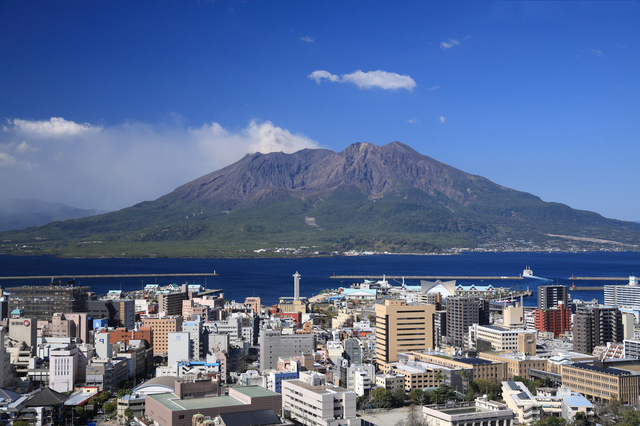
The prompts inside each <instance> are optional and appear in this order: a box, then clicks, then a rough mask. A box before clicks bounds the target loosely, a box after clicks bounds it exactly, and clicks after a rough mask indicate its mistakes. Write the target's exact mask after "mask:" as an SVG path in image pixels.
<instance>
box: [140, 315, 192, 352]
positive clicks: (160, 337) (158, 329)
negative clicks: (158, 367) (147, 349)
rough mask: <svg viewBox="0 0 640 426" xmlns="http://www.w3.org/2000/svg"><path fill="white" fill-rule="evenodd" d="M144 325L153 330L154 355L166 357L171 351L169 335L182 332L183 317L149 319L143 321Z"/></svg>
mask: <svg viewBox="0 0 640 426" xmlns="http://www.w3.org/2000/svg"><path fill="white" fill-rule="evenodd" d="M142 325H144V326H145V327H149V328H151V335H152V336H153V342H151V343H152V344H153V353H154V354H155V355H166V354H167V352H168V351H169V346H168V338H169V333H171V332H176V331H180V330H182V317H181V316H175V317H165V318H159V317H147V318H144V319H143V320H142Z"/></svg>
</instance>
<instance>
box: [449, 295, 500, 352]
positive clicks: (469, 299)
mask: <svg viewBox="0 0 640 426" xmlns="http://www.w3.org/2000/svg"><path fill="white" fill-rule="evenodd" d="M489 314H490V311H489V301H488V300H484V299H481V298H479V297H477V296H455V297H447V343H449V344H451V345H453V346H459V347H463V346H464V345H465V343H466V342H467V339H466V334H467V333H468V332H469V327H471V326H472V325H473V324H479V325H488V324H489Z"/></svg>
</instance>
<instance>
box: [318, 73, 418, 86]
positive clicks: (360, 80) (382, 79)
mask: <svg viewBox="0 0 640 426" xmlns="http://www.w3.org/2000/svg"><path fill="white" fill-rule="evenodd" d="M308 78H310V79H312V80H315V81H316V83H318V84H320V81H322V80H323V79H326V80H329V81H331V82H334V83H353V84H355V85H356V86H358V87H359V88H360V89H371V88H373V87H379V88H381V89H385V90H397V89H406V90H408V91H412V90H413V88H414V87H416V82H415V81H414V80H413V79H412V78H411V77H410V76H408V75H400V74H396V73H393V72H386V71H380V70H378V71H368V72H363V71H360V70H358V71H355V72H352V73H351V74H342V76H337V75H335V74H331V73H330V72H328V71H323V70H318V71H314V72H312V73H311V74H309V75H308Z"/></svg>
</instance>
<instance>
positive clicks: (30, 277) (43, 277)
mask: <svg viewBox="0 0 640 426" xmlns="http://www.w3.org/2000/svg"><path fill="white" fill-rule="evenodd" d="M217 276H218V274H217V273H216V271H213V272H200V273H188V274H181V273H178V274H113V275H25V276H15V277H0V280H49V279H51V280H53V279H80V278H89V279H94V278H160V277H217Z"/></svg>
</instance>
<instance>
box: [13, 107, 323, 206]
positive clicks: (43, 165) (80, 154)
mask: <svg viewBox="0 0 640 426" xmlns="http://www.w3.org/2000/svg"><path fill="white" fill-rule="evenodd" d="M16 122H17V123H22V122H27V121H26V120H19V119H16V120H10V123H12V125H11V126H5V129H4V131H3V132H0V182H8V183H9V184H4V185H0V199H7V198H35V199H41V200H45V201H56V202H62V203H65V204H68V205H72V206H76V207H82V208H98V209H105V210H115V209H120V208H124V207H128V206H131V205H133V204H136V203H138V202H141V201H144V200H152V199H156V198H158V197H160V196H162V195H165V194H167V193H169V192H171V191H173V190H174V189H175V188H177V187H178V186H180V185H182V184H185V183H187V182H189V181H191V180H193V179H196V178H198V177H200V176H203V175H205V174H207V173H211V172H213V171H215V170H218V169H220V168H222V167H225V166H227V165H229V164H231V163H233V162H235V161H238V160H239V159H240V158H242V156H244V155H245V154H247V153H252V152H256V151H260V152H263V153H267V152H273V151H282V152H286V153H292V152H295V151H298V150H300V149H304V148H317V147H318V143H317V142H316V141H314V140H312V139H310V138H308V137H306V136H305V135H302V134H297V133H294V132H291V131H289V130H287V129H284V128H281V127H278V126H276V125H274V124H273V123H271V122H269V121H264V122H259V121H255V120H254V121H251V122H250V123H249V124H248V125H247V126H246V127H244V128H242V129H239V130H229V129H225V128H224V127H222V126H221V125H220V124H219V123H215V122H213V123H206V124H203V125H201V126H198V127H192V128H187V127H185V126H184V125H182V124H181V123H180V122H176V121H171V122H169V123H160V124H148V123H140V122H127V123H123V124H120V125H117V126H107V127H104V128H102V127H101V128H100V131H85V132H81V133H77V134H75V135H74V143H73V144H69V143H67V142H66V140H65V139H63V138H61V137H59V136H58V134H56V133H49V134H48V136H46V137H45V136H43V134H40V133H36V132H23V131H22V127H20V124H18V125H16V124H15V123H16ZM47 122H51V120H47V121H42V122H41V123H47ZM63 122H66V123H71V125H68V127H73V126H72V125H73V124H75V123H72V122H68V121H66V120H63ZM83 126H85V127H86V128H87V129H96V128H97V127H95V126H93V125H90V124H85V125H83ZM17 134H20V136H21V139H23V140H22V142H21V143H19V144H17V143H16V142H12V139H14V138H15V136H16V135H17ZM14 140H15V139H14Z"/></svg>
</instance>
